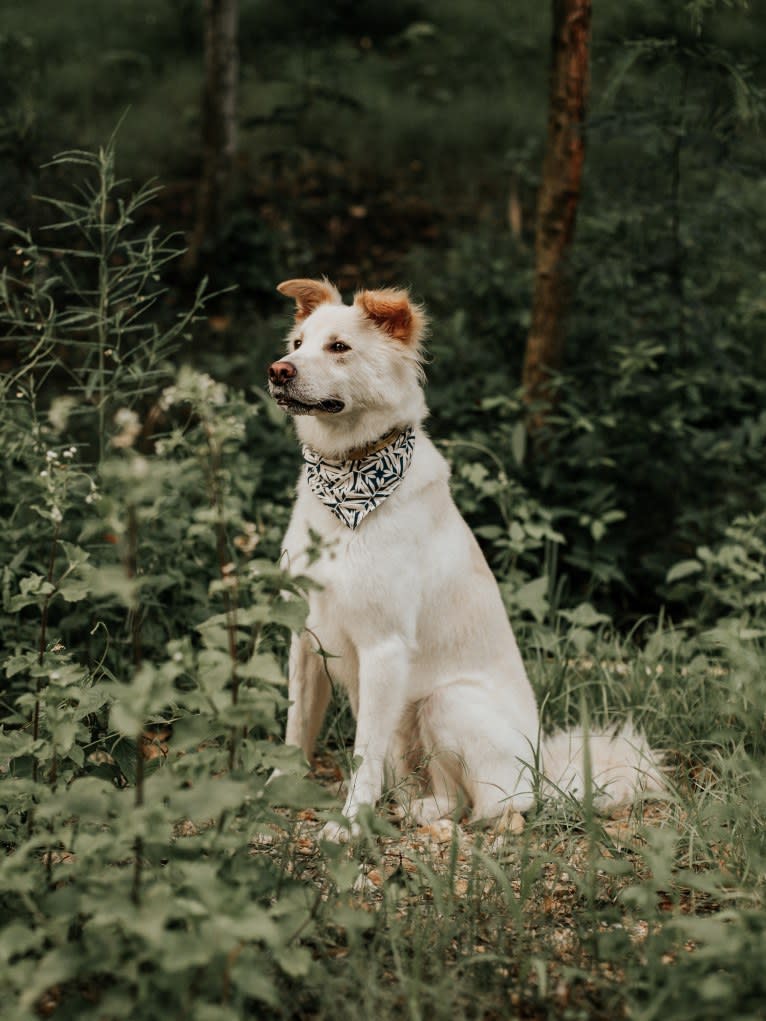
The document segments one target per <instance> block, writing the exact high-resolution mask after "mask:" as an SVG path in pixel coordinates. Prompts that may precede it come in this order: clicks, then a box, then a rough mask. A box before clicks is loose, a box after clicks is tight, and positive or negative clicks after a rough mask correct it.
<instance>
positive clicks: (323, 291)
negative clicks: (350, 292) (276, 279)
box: [277, 280, 343, 319]
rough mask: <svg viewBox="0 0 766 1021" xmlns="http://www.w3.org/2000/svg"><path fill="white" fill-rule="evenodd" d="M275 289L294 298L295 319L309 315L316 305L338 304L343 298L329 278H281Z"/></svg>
mask: <svg viewBox="0 0 766 1021" xmlns="http://www.w3.org/2000/svg"><path fill="white" fill-rule="evenodd" d="M277 290H278V291H279V293H280V294H284V295H286V297H288V298H295V318H296V319H305V318H306V316H310V315H311V313H312V312H313V311H314V309H315V308H316V307H317V305H321V304H323V303H324V302H328V301H329V302H330V303H331V304H333V305H340V304H341V302H342V300H343V299H342V298H341V296H340V294H339V293H338V289H337V288H336V287H333V285H332V284H331V283H330V281H329V280H283V281H282V283H281V284H279V285H278V286H277Z"/></svg>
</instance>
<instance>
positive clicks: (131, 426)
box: [112, 408, 141, 448]
mask: <svg viewBox="0 0 766 1021" xmlns="http://www.w3.org/2000/svg"><path fill="white" fill-rule="evenodd" d="M114 424H115V425H116V426H117V427H118V428H119V430H120V431H119V432H118V433H117V435H116V436H113V437H112V446H114V447H120V448H125V447H132V446H133V444H134V443H135V442H136V439H137V438H138V436H139V434H140V432H141V419H140V418H139V417H138V415H137V414H136V413H135V411H133V410H132V408H120V409H119V410H118V411H117V412H116V413H115V416H114Z"/></svg>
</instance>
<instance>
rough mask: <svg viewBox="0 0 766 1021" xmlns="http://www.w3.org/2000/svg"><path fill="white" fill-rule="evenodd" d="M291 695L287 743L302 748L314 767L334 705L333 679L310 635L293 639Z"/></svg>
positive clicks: (291, 646)
mask: <svg viewBox="0 0 766 1021" xmlns="http://www.w3.org/2000/svg"><path fill="white" fill-rule="evenodd" d="M287 694H288V697H289V699H290V706H289V708H288V710H287V729H286V732H285V743H286V744H290V745H295V746H296V747H298V748H300V749H301V751H302V752H303V754H304V755H305V756H306V760H307V761H308V762H309V763H311V756H312V755H313V754H314V744H315V742H316V739H317V735H318V733H319V730H320V728H321V726H322V720H323V719H324V715H325V712H326V711H327V705H328V703H329V701H330V694H331V687H330V679H329V677H328V675H327V671H326V669H325V666H324V661H323V660H322V657H321V656H320V655H319V654H318V653H317V652H315V651H314V649H313V648H312V646H311V641H310V638H309V636H308V634H307V633H306V632H305V631H304V632H302V633H301V634H299V635H293V640H292V643H291V644H290V665H289V671H288V687H287Z"/></svg>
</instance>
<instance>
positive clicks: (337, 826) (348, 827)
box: [318, 822, 359, 844]
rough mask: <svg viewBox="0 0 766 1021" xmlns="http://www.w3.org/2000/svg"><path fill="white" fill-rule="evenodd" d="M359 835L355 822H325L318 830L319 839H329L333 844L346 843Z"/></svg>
mask: <svg viewBox="0 0 766 1021" xmlns="http://www.w3.org/2000/svg"><path fill="white" fill-rule="evenodd" d="M358 836H359V826H358V825H357V823H355V822H354V823H339V822H326V823H325V824H324V826H323V827H322V828H321V830H320V831H319V837H318V839H319V840H330V841H331V842H332V843H333V844H347V843H348V842H349V840H353V839H354V837H358Z"/></svg>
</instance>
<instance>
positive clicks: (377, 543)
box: [284, 300, 662, 838]
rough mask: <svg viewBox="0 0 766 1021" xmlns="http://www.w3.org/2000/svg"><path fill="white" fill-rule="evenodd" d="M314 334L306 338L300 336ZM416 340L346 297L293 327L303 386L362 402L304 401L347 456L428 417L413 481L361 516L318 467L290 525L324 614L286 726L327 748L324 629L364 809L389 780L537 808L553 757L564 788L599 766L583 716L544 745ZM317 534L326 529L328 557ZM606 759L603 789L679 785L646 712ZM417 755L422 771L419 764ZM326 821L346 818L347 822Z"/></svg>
mask: <svg viewBox="0 0 766 1021" xmlns="http://www.w3.org/2000/svg"><path fill="white" fill-rule="evenodd" d="M298 336H300V337H301V340H302V344H301V347H300V348H299V349H298V350H296V351H292V343H293V341H294V339H295V338H296V337H298ZM336 337H337V338H340V339H341V340H342V341H344V342H346V343H348V344H349V345H350V347H351V348H352V350H351V351H349V352H347V353H345V354H342V355H336V354H333V353H332V352H331V351H330V350H329V349H328V342H329V341H330V340H331V339H332V338H336ZM416 340H417V338H413V340H412V341H411V342H410V343H403V342H402V341H400V340H395V339H393V338H392V337H390V336H389V335H388V334H387V333H386V332H385V330H384V329H382V328H380V327H379V326H376V325H374V324H373V323H372V322H371V321H370V320H369V319H367V318H366V316H365V314H364V312H363V310H362V309H360V308H359V307H357V306H347V305H343V304H340V303H339V300H338V301H335V300H333V301H325V302H324V303H322V304H319V305H318V306H317V307H316V308H315V309H314V311H313V312H311V314H310V315H308V316H307V317H306V318H305V319H303V321H298V322H297V323H296V326H295V328H294V330H293V331H292V332H291V334H290V336H289V338H288V351H289V353H288V355H287V356H286V358H287V360H289V361H290V362H292V363H293V365H294V366H295V367H296V369H297V370H298V374H297V376H296V378H295V380H294V381H293V383H292V393H293V394H294V396H296V398H297V399H300V400H303V401H305V402H307V403H312V402H318V401H321V400H324V399H328V398H332V399H335V400H342V401H343V402H344V405H345V406H344V410H343V411H342V412H340V413H338V414H329V413H324V412H318V413H315V414H309V415H301V416H300V417H297V418H296V427H297V431H298V435H299V437H300V439H301V440H302V441H303V442H304V443H306V444H309V445H310V446H311V447H312V448H313V449H314V450H316V451H318V452H320V453H322V454H324V455H325V456H326V457H329V458H339V457H341V456H342V455H343V454H344V453H346V452H348V451H349V450H351V449H354V448H357V447H359V446H360V445H361V444H364V443H367V442H369V441H373V440H375V439H377V438H378V437H380V436H383V435H385V434H386V433H388V432H389V431H390V430H392V429H393V428H394V427H396V426H405V425H408V424H412V425H413V426H414V427H415V435H416V438H415V450H414V455H413V460H412V464H411V466H410V468H409V471H408V472H407V474H406V475H405V477H404V480H403V481H402V483H401V485H400V486H399V488H398V489H397V490H396V492H395V493H394V494H393V495H392V496H391V497H389V498H388V499H387V500H385V501H384V503H383V504H382V505H381V506H380V507H379V508H378V509H376V510H375V511H373V512H372V513H371V514H370V515H369V516H368V517H367V518H365V519H364V521H363V522H362V524H361V525H360V526H359V528H358V529H357V530H356V531H352V530H351V529H349V528H348V527H346V526H345V525H344V524H342V523H341V522H340V521H339V520H338V519H337V518H336V517H335V516H334V515H333V514H332V512H331V511H330V510H329V509H328V508H327V507H325V506H324V505H323V504H322V503H321V502H320V501H319V500H318V499H317V498H316V496H314V495H313V494H312V493H311V492H310V491H309V488H308V485H307V483H306V479H305V473H303V472H302V473H301V477H300V480H299V482H298V491H297V499H296V502H295V507H294V510H293V515H292V519H291V521H290V525H289V527H288V530H287V534H286V535H285V539H284V550H285V554H286V557H287V563H288V564H289V570H290V571H291V572H293V573H295V574H301V575H303V574H307V575H310V576H311V577H312V578H313V579H314V580H315V581H316V582H317V583H318V584H319V586H320V587H319V588H317V589H315V590H312V591H311V593H310V596H309V606H310V611H309V620H308V630H306V631H305V632H304V633H302V634H301V635H299V636H296V637H295V638H294V640H293V645H292V648H291V653H290V671H289V697H290V700H291V705H290V708H289V711H288V720H287V733H286V740H287V743H288V744H292V745H297V746H299V747H300V748H302V749H303V752H304V754H305V755H306V757H307V758H308V759H310V757H311V754H312V752H313V747H314V742H315V739H316V736H317V733H318V731H319V729H320V726H321V723H322V719H323V716H324V713H325V710H326V708H327V704H328V702H329V698H330V694H331V686H330V682H329V680H328V678H327V674H326V670H325V666H324V662H323V659H322V657H321V656H320V655H318V654H317V651H316V640H318V641H319V642H320V643H321V646H322V648H323V649H324V650H325V651H326V652H327V653H330V654H331V655H332V656H333V657H334V658H332V659H329V660H328V661H327V664H328V669H329V671H330V672H331V674H332V677H333V680H334V681H335V682H336V683H340V684H342V685H343V686H344V687H345V688H346V690H347V691H348V694H349V698H350V702H351V706H352V709H353V712H354V715H355V717H356V723H357V728H356V740H355V743H354V753H355V755H356V756H359V758H360V760H361V764H360V765H359V767H358V769H357V770H356V771H355V772H354V774H353V776H352V777H351V780H350V783H349V790H348V797H347V799H346V803H345V806H344V809H343V814H344V816H346V817H347V818H348V819H349V820H350V821H352V822H353V820H354V819H355V817H356V815H357V813H358V811H359V808H360V806H361V805H365V804H374V803H375V802H376V801H377V800H378V799H379V798H380V796H381V793H382V791H383V788H384V783H385V782H386V780H387V781H388V782H389V783H391V784H392V785H398V786H397V789H398V791H399V793H400V794H401V795H402V796H403V797H404V798H405V800H406V799H410V800H409V804H408V806H407V807H408V808H409V810H410V811H411V812H412V814H413V815H414V816H415V817H417V818H418V819H419V820H420V821H425V820H432V819H436V818H440V817H445V816H449V815H450V814H452V813H454V812H455V811H456V809H458V808H459V807H460V806H466V807H470V809H471V811H472V815H473V817H474V818H476V819H478V818H493V817H496V816H499V815H501V814H503V813H504V812H505V811H506V810H507V809H509V808H512V809H513V810H515V811H525V810H526V809H528V808H529V807H530V806H531V804H532V801H533V787H534V778H533V774H534V770H533V769H532V768H530V767H531V766H533V765H534V763H535V762H536V761H538V762H539V761H540V760H541V763H542V768H543V770H544V773H545V776H546V779H547V780H548V781H550V783H551V784H553V785H554V787H555V788H557V789H561V790H563V791H570V792H572V793H575V794H577V795H580V796H581V795H582V793H583V790H584V783H585V781H584V779H583V761H582V760H583V755H582V746H583V744H584V737H583V734H582V732H578V731H574V732H571V733H567V734H558V735H555V736H554V737H553V738H552V739H551V740H549V741H545V742H543V745H542V751H541V755H540V757H539V758H538V759H536V749H537V748H538V745H539V734H540V728H539V720H538V712H537V705H536V702H535V697H534V694H533V692H532V688H531V686H530V683H529V680H528V679H527V675H526V672H525V670H524V664H523V662H522V659H521V655H520V653H519V649H518V646H517V644H516V640H515V638H514V635H513V632H512V630H511V626H510V624H509V622H508V618H507V616H506V612H505V608H504V606H503V602H502V600H501V597H500V593H499V591H498V587H497V584H496V582H495V579H494V577H493V575H492V572H491V571H490V569H489V567H488V566H487V563H486V561H485V559H484V556H483V555H482V552H481V550H480V548H479V546H478V544H477V542H476V540H475V539H474V537H473V535H472V534H471V532H470V530H469V528H468V526H467V525H466V523H465V522H464V520H463V518H462V517H461V516H460V513H459V512H458V510H457V507H456V506H455V504H454V502H453V500H452V497H451V495H450V491H449V482H448V479H449V468H448V466H447V464H446V462H445V460H444V458H443V457H442V456H441V454H440V453H439V452H438V451H437V450H436V448H435V447H434V445H433V444H432V443H431V441H430V439H429V438H428V436H427V435H426V433H425V432H424V430H423V427H422V422H423V419H424V418H425V416H426V414H427V409H426V405H425V401H424V397H423V391H422V387H421V381H422V379H421V377H422V374H421V371H420V367H419V361H418V355H417V342H416ZM311 533H313V535H314V536H316V535H317V534H318V535H319V537H320V539H321V552H320V554H319V558H318V559H316V560H313V559H312V556H311V555H310V554H309V552H308V551H309V549H311V550H312V551H314V555H315V551H316V547H317V543H316V541H315V538H312V535H311ZM590 760H591V766H590V773H591V776H592V778H593V782H594V788H595V794H596V797H597V802H598V803H600V804H601V805H606V804H609V803H615V802H618V801H622V800H625V799H630V798H633V797H634V796H635V795H636V794H637V793H638V792H640V791H641V790H644V789H645V790H647V791H651V790H655V791H656V790H659V789H661V788H662V778H661V776H660V773H659V763H658V758H657V756H656V755H655V754H654V753H653V752H652V751H651V749H649V747H648V746H647V744H646V741H645V739H644V738H643V737H642V736H641V735H640V734H637V733H636V732H635V731H634V730H633V729H632V728H630V727H626V728H625V729H623V731H622V732H620V733H600V734H592V735H591V737H590ZM413 767H418V771H417V776H418V780H417V781H416V780H414V779H410V780H408V779H407V778H408V777H411V774H412V770H413ZM418 788H420V789H418ZM601 788H603V790H600V789H601ZM549 789H550V787H549ZM326 835H328V836H333V837H337V838H342V836H343V833H342V831H341V830H340V829H339V828H338V827H333V826H329V827H328V828H326Z"/></svg>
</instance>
